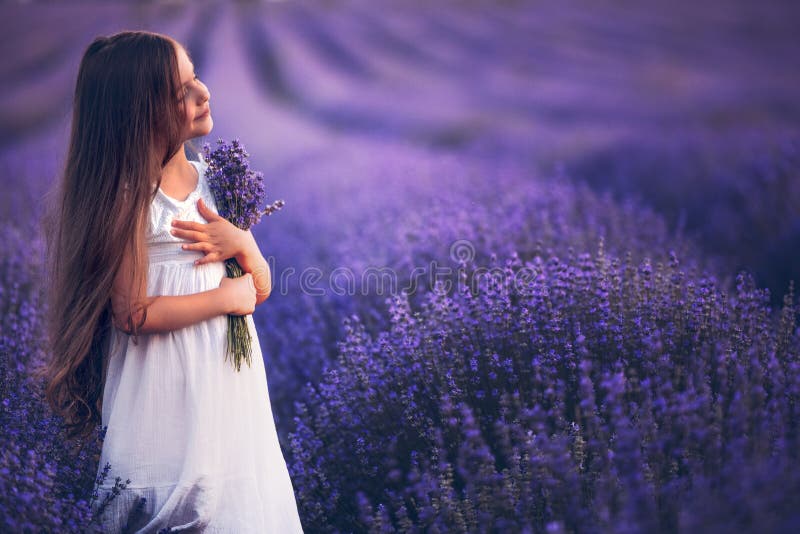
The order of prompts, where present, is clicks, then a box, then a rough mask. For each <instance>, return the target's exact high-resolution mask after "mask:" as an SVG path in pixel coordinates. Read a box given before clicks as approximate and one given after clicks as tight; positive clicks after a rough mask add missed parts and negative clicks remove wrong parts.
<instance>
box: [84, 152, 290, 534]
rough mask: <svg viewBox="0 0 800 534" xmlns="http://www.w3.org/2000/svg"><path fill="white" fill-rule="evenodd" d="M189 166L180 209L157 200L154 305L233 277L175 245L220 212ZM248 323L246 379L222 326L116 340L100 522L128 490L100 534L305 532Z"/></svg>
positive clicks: (151, 278) (151, 280)
mask: <svg viewBox="0 0 800 534" xmlns="http://www.w3.org/2000/svg"><path fill="white" fill-rule="evenodd" d="M192 164H193V165H194V166H195V167H196V168H197V170H198V174H199V180H198V185H197V188H196V189H195V191H193V192H192V193H191V194H190V195H189V196H188V198H186V200H184V201H178V200H176V199H173V198H171V197H168V196H167V195H165V194H164V192H163V191H161V190H160V189H159V190H158V192H157V196H156V198H155V199H154V200H153V203H152V205H151V209H150V231H149V235H148V249H149V255H150V266H149V272H148V295H189V294H192V293H197V292H200V291H205V290H208V289H213V288H216V287H219V284H220V281H221V280H222V277H224V276H225V267H224V264H223V263H222V262H213V263H208V264H203V265H198V266H195V265H194V264H193V263H192V262H193V261H194V260H195V259H197V258H201V257H203V253H202V252H199V251H185V250H182V249H181V248H180V247H181V244H182V243H183V242H186V240H184V239H180V238H177V237H175V236H173V235H171V234H170V233H169V231H170V229H171V226H170V223H171V221H172V219H173V218H177V219H182V220H193V221H196V222H201V223H205V222H207V221H206V220H205V219H203V217H202V216H201V215H200V214H199V212H198V210H197V199H198V198H200V197H202V198H203V200H204V202H205V203H206V205H207V206H209V208H211V209H212V210H214V211H215V212H216V211H217V208H216V203H215V201H214V196H213V193H212V192H211V190H210V188H209V187H208V184H207V183H206V179H205V176H204V174H205V169H206V167H207V163H206V162H204V161H202V156H201V161H199V162H197V161H192ZM247 323H248V326H249V328H250V333H251V336H252V340H253V343H252V350H253V353H252V354H253V358H252V367H249V366H248V365H247V363H246V362H243V363H242V367H241V371H239V372H237V371H236V370H235V369H234V367H233V364H232V362H231V360H230V358H229V359H228V360H227V361H226V360H225V344H226V343H227V337H226V336H227V328H228V323H227V319H226V317H225V316H222V315H220V316H217V317H214V318H212V319H210V320H206V321H202V322H200V323H196V324H193V325H190V326H188V327H186V328H182V329H179V330H175V331H172V332H169V333H163V334H151V335H140V336H139V338H138V344H134V343H133V341H132V339H131V338H130V337H129V336H128V335H127V334H125V333H124V332H122V331H120V330H117V329H116V328H114V329H113V333H112V336H111V341H110V343H111V345H110V346H111V353H110V360H109V364H108V370H107V374H106V381H105V386H104V390H103V410H102V412H103V413H102V421H103V422H102V424H103V426H104V427H105V426H108V429H107V431H106V435H105V439H104V441H103V445H102V452H101V458H100V464H99V465H98V470H97V474H98V476H99V475H100V474H101V473H102V471H103V468H104V466H105V465H106V463H107V462H108V463H110V464H111V469H110V471H109V472H108V474H107V477H106V480H105V482H104V484H103V485H102V486H101V487H100V491H99V492H98V493H99V495H98V498H97V500H96V501H95V503H94V504H93V509H94V511H98V509H99V507H100V505H101V503H102V501H103V499H104V498H105V496H106V494H108V493H109V492H110V490H111V488H112V487H113V485H114V480H115V477H117V476H119V477H121V482H123V483H124V482H125V480H126V479H130V483H129V484H128V485H127V488H126V489H123V490H121V492H120V493H119V494H118V495H117V496H116V497H114V499H113V500H112V501H111V502H110V503H109V505H108V506H107V507H106V508H105V510H104V511H103V513H102V515H101V516H100V524H101V525H102V526H103V532H136V533H142V534H144V533H150V532H153V533H157V532H159V531H161V530H163V529H166V528H168V527H170V528H171V529H172V530H171V531H172V532H208V533H212V532H220V533H221V532H225V533H230V534H233V533H237V534H242V533H253V534H255V533H259V534H263V533H276V534H277V533H280V534H288V533H294V532H303V529H302V526H301V523H300V518H299V516H298V512H297V505H296V502H295V496H294V490H293V487H292V482H291V479H290V478H289V472H288V469H287V467H286V462H285V461H284V457H283V453H282V451H281V448H280V444H279V442H278V434H277V432H276V430H275V423H274V420H273V417H272V408H271V405H270V400H269V392H268V389H267V377H266V372H265V368H264V361H263V359H262V353H261V347H260V344H259V341H258V335H257V334H256V330H255V325H254V323H253V317H252V316H250V315H248V316H247ZM142 497H144V498H146V501H145V504H144V506H143V507H142V509H141V510H140V511H138V512H137V511H136V508H137V503H139V500H140V498H142Z"/></svg>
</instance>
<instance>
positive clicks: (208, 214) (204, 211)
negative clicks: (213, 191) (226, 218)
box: [197, 198, 222, 221]
mask: <svg viewBox="0 0 800 534" xmlns="http://www.w3.org/2000/svg"><path fill="white" fill-rule="evenodd" d="M197 211H199V212H200V215H202V216H203V218H204V219H205V220H207V221H213V220H216V219H221V218H222V216H221V215H219V214H217V213H214V211H213V210H212V209H211V208H209V207H208V206H206V203H205V201H204V200H203V199H202V198H198V199H197Z"/></svg>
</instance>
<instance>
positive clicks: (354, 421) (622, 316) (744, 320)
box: [291, 242, 800, 532]
mask: <svg viewBox="0 0 800 534" xmlns="http://www.w3.org/2000/svg"><path fill="white" fill-rule="evenodd" d="M488 266H489V267H490V268H493V269H495V270H496V273H495V274H496V275H499V276H497V277H496V278H493V277H491V276H489V277H485V276H484V277H482V278H480V283H478V284H477V285H476V286H475V287H473V288H471V287H470V286H469V285H468V284H467V283H465V284H464V285H463V286H462V288H461V289H460V290H459V291H457V292H454V293H453V294H449V295H448V294H446V293H445V292H442V291H428V292H425V294H424V298H423V300H422V303H421V304H420V305H419V306H418V307H411V306H410V304H409V302H408V299H407V298H405V297H403V296H402V295H401V296H398V297H395V298H393V299H391V302H390V310H391V314H392V321H391V327H390V328H388V329H386V330H382V331H379V332H376V333H374V334H370V333H369V332H367V330H366V329H365V328H364V326H363V324H362V322H361V321H360V319H359V318H358V316H353V317H350V318H347V319H346V320H345V321H344V324H345V328H346V330H347V336H346V338H345V339H344V340H343V341H342V342H341V343H340V344H339V355H338V366H337V367H336V368H333V369H329V370H328V371H327V372H326V374H325V377H324V379H323V380H322V381H321V382H320V383H319V384H318V385H317V386H312V385H309V386H308V388H307V397H308V401H306V402H301V403H298V413H299V415H298V416H297V417H296V419H295V422H296V425H297V427H296V431H294V432H293V433H291V444H292V452H293V458H294V461H293V464H292V473H293V480H294V481H295V484H296V488H297V491H298V493H299V496H300V497H299V498H300V503H301V506H302V510H303V517H304V520H305V521H307V523H306V524H307V525H308V526H309V527H310V528H313V529H315V530H317V529H318V530H319V531H353V530H355V531H362V530H369V531H395V530H400V531H426V532H449V531H487V530H492V531H527V532H534V531H535V532H543V531H545V530H547V531H569V532H576V531H578V532H604V531H614V532H620V531H635V532H640V531H674V530H676V529H680V530H684V529H690V528H691V527H698V526H703V527H704V528H706V527H713V528H714V529H718V530H719V531H722V530H723V529H724V528H725V527H726V526H735V527H736V528H739V529H741V528H745V529H748V530H753V529H755V527H756V526H757V525H773V526H780V525H783V526H784V527H786V526H789V525H791V526H793V527H794V528H797V527H798V526H800V523H798V522H797V521H798V517H797V515H796V512H794V511H793V510H795V509H796V507H797V505H798V504H800V494H798V493H797V492H796V491H793V492H792V491H789V492H787V491H785V488H787V487H788V488H797V484H798V482H800V475H798V471H797V470H796V469H787V467H789V466H792V465H796V462H797V452H796V451H797V445H798V436H797V430H798V412H797V407H796V406H797V404H796V403H797V400H798V395H800V372H799V371H800V350H799V349H798V347H800V344H798V341H800V339H799V338H800V332H799V331H798V329H797V323H796V305H795V304H794V302H793V301H794V295H793V292H792V291H790V292H789V294H788V295H787V296H786V297H785V301H784V307H783V309H782V311H781V313H780V315H779V316H778V317H773V316H772V314H771V310H770V308H769V306H768V302H767V299H768V294H767V292H766V291H764V290H760V289H758V288H756V287H755V286H754V284H753V280H752V277H751V276H750V275H748V274H747V273H740V274H739V276H738V277H737V285H736V289H735V291H734V292H733V293H732V294H728V293H726V292H725V291H723V290H722V289H721V288H720V287H719V285H718V284H717V281H716V280H715V278H714V277H713V276H709V275H708V274H707V273H698V272H696V270H695V269H690V270H688V271H686V270H684V269H683V268H681V263H680V259H679V258H678V257H677V256H676V255H675V254H671V255H670V261H669V262H668V263H666V264H663V263H658V264H655V265H654V264H653V263H652V262H651V261H649V260H648V259H645V260H644V261H642V262H640V263H634V262H632V261H630V256H628V257H626V258H625V259H620V258H617V257H612V256H609V255H607V254H606V253H605V251H604V248H603V245H602V242H601V243H600V246H599V247H598V249H597V251H596V253H595V254H594V255H590V254H579V255H577V256H572V257H565V258H561V259H560V258H558V257H556V256H535V257H534V258H533V259H532V260H530V261H527V262H522V261H521V260H520V259H519V257H518V256H515V255H513V256H511V257H509V258H507V259H506V260H505V261H503V262H499V261H497V260H493V261H491V262H490V263H489V264H488ZM477 267H478V266H477V265H474V264H472V265H464V271H463V272H464V279H465V281H466V280H468V279H471V278H472V274H474V273H475V272H476V269H477ZM519 273H523V274H524V276H523V277H522V279H524V280H526V282H525V283H523V284H522V285H521V286H519V287H518V286H515V285H514V284H513V283H512V282H513V281H514V280H518V279H519V277H518V275H519ZM515 277H517V278H515ZM775 475H778V479H777V480H770V478H769V477H771V476H775ZM753 494H757V495H758V496H759V497H758V498H756V499H750V495H753ZM698 503H706V504H711V505H713V506H710V507H705V506H699V505H698ZM720 518H724V520H723V521H718V520H719V519H720ZM690 531H691V530H690Z"/></svg>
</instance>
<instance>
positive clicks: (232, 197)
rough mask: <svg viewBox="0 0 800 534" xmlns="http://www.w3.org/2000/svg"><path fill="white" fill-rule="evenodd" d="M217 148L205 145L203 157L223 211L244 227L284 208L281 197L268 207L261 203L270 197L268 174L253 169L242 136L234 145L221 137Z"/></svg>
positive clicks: (223, 214) (211, 185)
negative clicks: (262, 207) (267, 182)
mask: <svg viewBox="0 0 800 534" xmlns="http://www.w3.org/2000/svg"><path fill="white" fill-rule="evenodd" d="M217 145H218V146H217V148H216V149H214V150H213V151H212V150H211V145H210V144H209V143H206V144H205V145H203V156H204V159H205V160H206V162H207V163H208V169H206V179H207V180H208V185H209V186H210V187H211V191H212V192H213V193H214V199H215V200H216V202H217V209H218V210H219V214H220V215H221V216H222V217H224V218H225V219H227V220H229V221H230V222H231V223H233V224H235V225H236V226H237V227H239V228H241V229H242V230H248V229H250V227H251V226H253V225H255V224H257V223H258V222H259V221H260V220H261V217H262V216H263V215H271V214H272V213H273V212H275V211H277V210H279V209H280V208H282V207H283V205H284V202H283V200H277V201H275V202H273V203H272V204H271V205H269V206H267V207H266V208H264V209H261V206H262V205H263V204H264V201H265V200H266V198H267V194H266V191H265V189H264V175H263V174H262V173H261V172H258V171H253V170H252V169H250V164H249V162H248V161H247V158H248V157H250V154H248V153H247V151H246V150H245V148H244V146H243V145H242V144H241V143H240V142H239V140H238V139H234V140H233V141H231V143H230V144H228V143H226V142H225V141H223V140H222V139H218V140H217Z"/></svg>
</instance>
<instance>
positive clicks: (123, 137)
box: [32, 31, 185, 438]
mask: <svg viewBox="0 0 800 534" xmlns="http://www.w3.org/2000/svg"><path fill="white" fill-rule="evenodd" d="M176 46H181V45H179V43H177V41H175V40H174V39H172V38H170V37H167V36H165V35H161V34H157V33H152V32H147V31H123V32H119V33H115V34H113V35H110V36H107V37H106V36H102V37H97V38H95V39H94V41H92V43H91V44H90V45H89V46H88V47H87V48H86V50H85V52H84V54H83V58H82V59H81V63H80V67H79V69H78V77H77V81H76V85H75V95H74V100H73V114H72V127H71V133H70V141H69V150H68V154H67V158H66V161H65V164H64V169H63V175H62V180H61V181H60V183H57V184H56V187H55V188H54V189H53V190H52V191H51V194H52V195H53V197H52V198H53V199H54V200H55V202H51V203H50V205H49V210H48V212H47V214H46V216H45V222H44V225H45V226H44V227H45V232H46V235H47V237H48V239H47V254H46V256H47V258H48V261H47V268H48V269H49V275H48V276H47V277H46V284H47V285H48V287H47V293H46V294H47V295H49V297H50V302H49V305H48V306H47V310H48V313H47V321H46V328H47V337H48V349H49V350H48V355H49V359H48V361H46V363H45V364H44V365H43V366H41V367H39V368H37V369H35V370H34V371H33V373H32V374H33V376H35V377H37V378H41V377H44V379H45V390H44V391H45V398H46V400H47V402H48V404H49V405H50V407H51V408H52V409H53V411H54V412H56V413H58V414H60V415H61V416H62V417H63V418H64V420H65V423H66V428H67V430H68V436H69V437H71V438H74V437H82V438H85V437H87V436H88V435H89V434H90V433H91V432H92V431H93V430H94V427H95V426H96V425H97V424H98V423H101V421H102V400H103V398H102V397H103V387H104V382H105V372H106V367H107V361H106V360H107V357H108V353H109V349H110V347H109V346H108V344H109V342H110V334H111V329H112V327H113V326H114V324H115V323H114V322H113V317H114V315H113V313H112V310H111V304H110V302H111V301H110V299H111V292H112V287H113V283H114V279H115V277H116V276H117V273H118V272H119V270H120V267H121V265H122V262H123V256H124V255H125V254H128V255H129V256H128V257H130V258H131V262H132V265H131V267H132V273H133V276H132V286H131V290H133V288H139V287H147V284H146V280H147V261H148V260H147V250H146V242H145V232H146V230H147V222H148V220H149V218H148V210H149V206H150V202H151V201H152V200H153V198H154V195H155V194H156V192H157V188H158V187H159V186H160V183H161V171H162V169H163V167H164V166H165V165H166V163H167V162H168V161H169V160H170V159H171V157H172V156H173V155H174V154H175V153H176V152H177V151H178V150H179V149H180V148H181V146H182V143H183V139H181V133H182V131H181V127H182V124H183V121H184V119H185V112H184V109H183V107H182V106H179V105H178V102H179V99H180V86H181V83H180V73H179V70H178V60H177V54H176ZM130 300H131V305H130V307H129V309H128V324H127V327H126V328H125V331H127V332H130V333H132V335H133V342H134V343H136V340H137V334H138V329H139V328H140V327H141V325H143V324H144V322H145V319H146V313H147V306H148V305H149V303H150V302H151V300H148V299H147V298H146V295H137V294H132V296H131V299H130ZM134 313H136V314H137V315H138V316H141V320H139V321H134V320H133V317H134ZM134 323H136V324H134Z"/></svg>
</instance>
